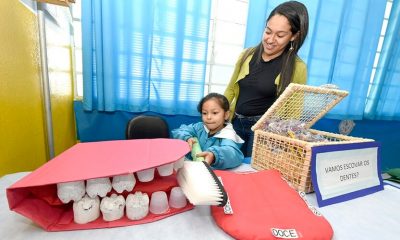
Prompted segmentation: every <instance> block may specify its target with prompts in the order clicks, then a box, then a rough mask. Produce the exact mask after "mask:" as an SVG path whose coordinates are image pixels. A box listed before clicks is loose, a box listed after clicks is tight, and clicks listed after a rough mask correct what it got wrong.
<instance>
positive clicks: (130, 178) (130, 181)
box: [112, 173, 136, 193]
mask: <svg viewBox="0 0 400 240" xmlns="http://www.w3.org/2000/svg"><path fill="white" fill-rule="evenodd" d="M135 184H136V179H135V176H134V175H133V173H129V174H126V175H119V176H114V177H113V180H112V187H113V188H114V190H115V191H116V192H117V193H122V192H123V191H128V192H130V191H132V190H133V188H134V187H135Z"/></svg>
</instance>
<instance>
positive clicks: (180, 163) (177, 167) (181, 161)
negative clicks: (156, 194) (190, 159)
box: [174, 157, 185, 171]
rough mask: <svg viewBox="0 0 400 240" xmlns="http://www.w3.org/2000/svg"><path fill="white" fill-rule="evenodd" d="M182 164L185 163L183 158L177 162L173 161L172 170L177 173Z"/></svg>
mask: <svg viewBox="0 0 400 240" xmlns="http://www.w3.org/2000/svg"><path fill="white" fill-rule="evenodd" d="M184 162H185V157H182V158H180V159H179V160H178V161H175V162H174V170H175V171H178V169H180V168H182V167H183V163H184Z"/></svg>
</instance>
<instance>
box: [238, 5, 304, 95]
mask: <svg viewBox="0 0 400 240" xmlns="http://www.w3.org/2000/svg"><path fill="white" fill-rule="evenodd" d="M275 15H282V16H284V17H286V18H287V20H288V21H289V24H290V29H291V32H292V34H297V37H296V38H295V39H294V41H293V50H290V45H291V44H288V45H287V46H286V48H285V50H284V52H283V53H282V55H283V62H282V69H281V71H280V73H281V79H280V81H279V85H278V89H277V94H278V96H279V95H280V94H281V93H282V92H283V90H285V88H286V87H287V86H288V85H289V83H290V82H291V81H292V78H293V72H294V66H295V62H296V57H297V52H298V51H299V49H300V48H301V46H302V45H303V42H304V40H305V38H306V36H307V33H308V11H307V8H306V6H304V4H303V3H300V2H297V1H288V2H284V3H281V4H280V5H278V6H277V7H276V8H275V9H274V10H272V12H271V13H270V14H269V16H268V18H267V21H266V24H267V23H268V21H269V20H270V19H271V18H272V17H273V16H275ZM262 53H263V45H262V42H260V43H259V44H258V45H257V46H255V47H252V48H249V49H247V51H246V52H245V53H244V54H243V57H242V59H241V61H242V64H243V62H244V61H245V60H246V58H247V57H249V56H250V55H251V54H254V57H256V59H257V62H260V61H261V58H262Z"/></svg>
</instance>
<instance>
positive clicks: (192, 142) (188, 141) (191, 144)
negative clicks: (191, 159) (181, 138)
mask: <svg viewBox="0 0 400 240" xmlns="http://www.w3.org/2000/svg"><path fill="white" fill-rule="evenodd" d="M186 142H187V143H188V144H189V147H190V151H192V147H193V144H194V143H196V140H195V139H194V138H189V139H188V140H187V141H186Z"/></svg>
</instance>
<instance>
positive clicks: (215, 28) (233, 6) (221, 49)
mask: <svg viewBox="0 0 400 240" xmlns="http://www.w3.org/2000/svg"><path fill="white" fill-rule="evenodd" d="M248 1H249V0H212V9H211V16H212V17H211V19H210V32H209V45H208V59H207V69H206V79H205V82H206V85H205V93H204V94H207V93H209V92H219V93H223V92H224V90H225V87H226V86H227V85H228V83H229V80H230V75H231V74H232V72H233V67H234V64H235V62H236V60H237V58H238V57H239V54H240V52H241V51H242V50H243V44H244V39H245V34H246V20H247V6H248ZM226 9H230V11H226ZM72 17H73V25H74V42H75V59H76V60H75V70H76V77H75V79H76V83H75V98H76V99H80V98H82V95H83V75H82V34H81V3H80V1H76V3H75V4H73V5H72Z"/></svg>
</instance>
